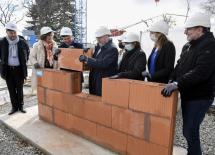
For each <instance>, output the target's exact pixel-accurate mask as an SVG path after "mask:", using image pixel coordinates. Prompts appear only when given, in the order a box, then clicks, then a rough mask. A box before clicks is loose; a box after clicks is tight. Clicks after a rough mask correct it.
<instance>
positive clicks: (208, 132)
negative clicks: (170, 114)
mask: <svg viewBox="0 0 215 155" xmlns="http://www.w3.org/2000/svg"><path fill="white" fill-rule="evenodd" d="M175 133H176V134H175V141H174V143H175V145H177V146H181V147H184V148H186V146H187V143H186V141H185V139H184V137H183V136H182V114H181V111H179V112H178V114H177V117H176V129H175ZM214 135H215V113H207V114H206V116H205V119H204V121H203V122H202V124H201V128H200V136H201V143H202V150H203V155H215V136H214Z"/></svg>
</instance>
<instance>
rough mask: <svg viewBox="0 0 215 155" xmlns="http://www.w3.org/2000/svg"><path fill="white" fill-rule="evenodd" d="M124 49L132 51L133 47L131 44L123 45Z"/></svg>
mask: <svg viewBox="0 0 215 155" xmlns="http://www.w3.org/2000/svg"><path fill="white" fill-rule="evenodd" d="M125 49H126V50H127V51H131V50H133V49H134V45H133V44H125Z"/></svg>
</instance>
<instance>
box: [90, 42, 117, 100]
mask: <svg viewBox="0 0 215 155" xmlns="http://www.w3.org/2000/svg"><path fill="white" fill-rule="evenodd" d="M99 49H100V47H99V46H96V47H95V52H94V54H93V57H92V58H88V61H87V65H88V66H89V67H91V70H90V75H89V91H90V94H94V95H98V96H101V94H102V78H105V77H110V76H113V75H115V74H116V73H117V62H118V50H117V48H116V47H115V46H114V45H113V43H112V40H110V41H109V42H108V43H107V44H106V45H104V46H103V47H102V48H101V52H100V53H99V54H98V55H97V53H98V51H99Z"/></svg>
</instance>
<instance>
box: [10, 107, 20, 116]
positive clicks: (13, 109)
mask: <svg viewBox="0 0 215 155" xmlns="http://www.w3.org/2000/svg"><path fill="white" fill-rule="evenodd" d="M17 111H18V109H17V108H12V109H11V111H10V112H9V113H8V115H12V114H14V113H16V112H17Z"/></svg>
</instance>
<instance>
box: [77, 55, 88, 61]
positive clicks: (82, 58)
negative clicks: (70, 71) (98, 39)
mask: <svg viewBox="0 0 215 155" xmlns="http://www.w3.org/2000/svg"><path fill="white" fill-rule="evenodd" d="M87 60H88V57H87V56H86V55H81V56H80V57H79V61H80V62H87Z"/></svg>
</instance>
